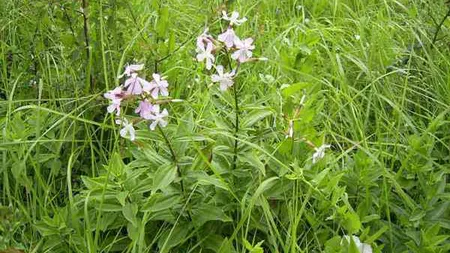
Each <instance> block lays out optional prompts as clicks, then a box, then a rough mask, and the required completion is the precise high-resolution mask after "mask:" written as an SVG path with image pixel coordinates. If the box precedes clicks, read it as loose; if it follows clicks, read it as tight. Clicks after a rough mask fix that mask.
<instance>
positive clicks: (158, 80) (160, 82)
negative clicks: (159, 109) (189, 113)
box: [144, 74, 169, 99]
mask: <svg viewBox="0 0 450 253" xmlns="http://www.w3.org/2000/svg"><path fill="white" fill-rule="evenodd" d="M152 76H153V80H152V81H151V82H150V87H149V90H147V88H144V90H145V91H147V92H150V90H151V95H152V97H153V98H155V99H156V98H158V94H159V93H160V94H161V95H162V96H163V97H167V96H169V91H168V90H167V87H169V83H168V82H167V81H166V80H164V79H163V78H162V77H161V76H160V75H159V74H153V75H152Z"/></svg>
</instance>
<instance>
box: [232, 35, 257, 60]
mask: <svg viewBox="0 0 450 253" xmlns="http://www.w3.org/2000/svg"><path fill="white" fill-rule="evenodd" d="M252 43H253V39H252V38H247V39H245V40H243V41H241V40H240V39H239V38H238V37H236V38H235V40H234V45H235V46H236V48H237V49H238V50H237V51H236V52H234V53H233V54H232V55H231V58H233V59H234V60H238V61H239V62H245V61H246V60H248V59H249V58H250V57H252V55H253V52H252V50H253V49H255V46H254V45H252Z"/></svg>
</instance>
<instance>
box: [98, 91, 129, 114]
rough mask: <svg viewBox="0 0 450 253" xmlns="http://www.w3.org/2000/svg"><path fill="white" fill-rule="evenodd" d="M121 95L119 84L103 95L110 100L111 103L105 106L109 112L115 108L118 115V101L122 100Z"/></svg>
mask: <svg viewBox="0 0 450 253" xmlns="http://www.w3.org/2000/svg"><path fill="white" fill-rule="evenodd" d="M123 95H124V94H123V90H122V88H121V87H120V86H119V87H116V88H115V89H114V90H110V91H108V92H106V93H105V94H104V95H103V96H104V97H105V98H107V99H109V100H111V104H110V105H109V106H108V108H107V110H108V112H109V113H113V112H114V111H115V110H117V113H116V115H117V116H119V115H120V102H122V99H123Z"/></svg>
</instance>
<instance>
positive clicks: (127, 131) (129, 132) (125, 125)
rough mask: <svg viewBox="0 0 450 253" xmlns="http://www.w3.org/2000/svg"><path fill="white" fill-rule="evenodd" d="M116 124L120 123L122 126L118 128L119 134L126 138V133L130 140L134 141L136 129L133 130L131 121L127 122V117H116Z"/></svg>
mask: <svg viewBox="0 0 450 253" xmlns="http://www.w3.org/2000/svg"><path fill="white" fill-rule="evenodd" d="M116 124H118V125H121V126H122V127H123V128H122V129H120V136H122V137H124V138H126V137H127V136H128V135H129V136H130V140H131V141H134V139H135V138H136V131H135V130H134V127H133V123H129V122H128V120H127V119H125V118H124V119H123V121H122V120H120V119H117V120H116Z"/></svg>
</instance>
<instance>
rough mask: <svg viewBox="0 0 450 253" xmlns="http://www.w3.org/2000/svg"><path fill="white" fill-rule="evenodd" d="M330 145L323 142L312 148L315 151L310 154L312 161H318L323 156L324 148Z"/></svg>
mask: <svg viewBox="0 0 450 253" xmlns="http://www.w3.org/2000/svg"><path fill="white" fill-rule="evenodd" d="M329 147H331V146H330V145H328V144H323V145H322V146H320V147H318V148H314V150H315V151H316V152H314V154H313V156H312V162H313V163H316V162H317V161H319V160H320V159H322V158H323V157H324V156H325V149H326V148H329Z"/></svg>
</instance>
